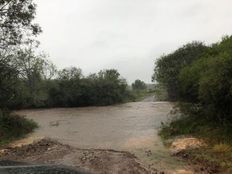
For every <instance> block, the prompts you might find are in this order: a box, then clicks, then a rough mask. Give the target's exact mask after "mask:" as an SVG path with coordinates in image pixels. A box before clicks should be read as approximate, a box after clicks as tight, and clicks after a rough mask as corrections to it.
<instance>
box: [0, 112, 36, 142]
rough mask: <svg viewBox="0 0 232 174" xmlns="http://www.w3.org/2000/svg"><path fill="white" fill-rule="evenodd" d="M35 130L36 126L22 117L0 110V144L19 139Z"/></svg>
mask: <svg viewBox="0 0 232 174" xmlns="http://www.w3.org/2000/svg"><path fill="white" fill-rule="evenodd" d="M35 128H37V124H36V123H35V122H34V121H32V120H28V119H26V118H24V117H21V116H18V115H16V114H12V113H10V112H9V111H6V110H0V140H1V141H0V144H4V143H7V142H9V141H11V140H14V139H17V138H20V137H22V136H24V135H26V134H28V133H30V132H32V131H33V130H34V129H35Z"/></svg>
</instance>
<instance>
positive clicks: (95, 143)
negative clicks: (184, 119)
mask: <svg viewBox="0 0 232 174" xmlns="http://www.w3.org/2000/svg"><path fill="white" fill-rule="evenodd" d="M172 106H173V105H172V104H171V103H169V102H151V101H150V100H144V101H143V102H132V103H126V104H121V105H114V106H106V107H81V108H55V109H34V110H23V111H19V112H18V113H20V114H23V115H25V116H26V117H27V118H30V119H33V120H34V121H36V122H37V123H38V124H39V128H38V129H37V130H36V131H35V132H34V133H33V134H31V135H30V136H29V138H32V139H33V138H36V137H49V138H53V139H56V140H58V141H59V142H62V143H64V144H69V145H71V146H75V147H78V148H85V149H86V148H102V149H115V150H126V151H130V152H132V153H134V154H136V155H137V156H138V157H139V158H140V159H141V160H142V161H144V162H145V163H147V164H149V165H152V166H154V167H155V168H158V169H162V170H163V169H168V170H169V169H170V170H173V169H179V168H183V165H184V163H183V162H182V161H179V160H177V159H175V158H174V157H171V156H170V153H169V151H168V149H167V148H165V147H164V146H163V144H162V141H161V139H160V137H159V136H158V129H159V127H160V125H161V122H164V121H165V120H167V115H168V113H169V112H170V110H171V108H172Z"/></svg>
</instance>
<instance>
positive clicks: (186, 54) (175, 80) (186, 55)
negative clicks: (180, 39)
mask: <svg viewBox="0 0 232 174" xmlns="http://www.w3.org/2000/svg"><path fill="white" fill-rule="evenodd" d="M207 51H208V47H206V46H205V45H204V44H203V43H201V42H192V43H189V44H187V45H184V46H183V47H181V48H179V49H178V50H176V51H175V52H173V53H171V54H168V55H165V56H162V57H160V58H159V59H158V60H157V61H156V64H155V69H154V74H153V77H152V80H153V81H154V82H155V81H156V82H158V83H161V84H162V85H163V86H164V87H165V88H166V89H167V92H168V96H169V99H171V100H178V99H180V98H181V92H180V89H181V86H180V82H179V74H180V71H181V70H182V69H183V68H184V67H187V66H189V65H191V64H192V62H194V61H195V60H198V59H199V58H201V57H202V56H204V54H206V53H207Z"/></svg>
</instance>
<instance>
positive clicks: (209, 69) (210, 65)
mask: <svg viewBox="0 0 232 174" xmlns="http://www.w3.org/2000/svg"><path fill="white" fill-rule="evenodd" d="M153 81H156V82H158V83H159V84H160V85H162V86H163V87H164V88H165V89H166V90H167V92H168V97H169V99H170V100H172V101H181V102H185V103H186V102H187V103H192V104H194V106H195V107H196V108H198V111H200V113H201V115H202V116H204V117H205V118H206V119H207V120H209V121H212V120H213V121H215V122H216V123H218V124H222V125H231V123H232V36H230V37H229V36H226V37H224V38H223V39H222V40H221V41H220V42H217V43H215V44H212V45H210V46H206V45H205V44H203V43H201V42H193V43H189V44H187V45H184V46H183V47H181V48H179V49H177V50H176V51H174V52H172V53H170V54H168V55H164V56H162V57H160V58H159V59H158V60H157V61H156V64H155V69H154V75H153Z"/></svg>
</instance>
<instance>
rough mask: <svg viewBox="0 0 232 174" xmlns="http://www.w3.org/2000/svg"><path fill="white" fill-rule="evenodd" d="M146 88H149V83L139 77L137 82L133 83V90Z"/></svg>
mask: <svg viewBox="0 0 232 174" xmlns="http://www.w3.org/2000/svg"><path fill="white" fill-rule="evenodd" d="M146 88H147V85H146V84H145V83H144V82H143V81H141V80H139V79H137V80H135V82H134V83H132V89H133V90H145V89H146Z"/></svg>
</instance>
